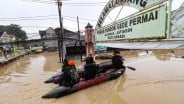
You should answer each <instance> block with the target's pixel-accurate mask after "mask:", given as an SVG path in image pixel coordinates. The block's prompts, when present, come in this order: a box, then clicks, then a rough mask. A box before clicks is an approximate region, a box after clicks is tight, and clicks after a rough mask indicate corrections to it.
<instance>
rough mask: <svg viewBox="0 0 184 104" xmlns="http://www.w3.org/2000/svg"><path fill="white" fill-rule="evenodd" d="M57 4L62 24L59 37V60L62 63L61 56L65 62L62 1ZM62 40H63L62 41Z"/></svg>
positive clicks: (58, 0)
mask: <svg viewBox="0 0 184 104" xmlns="http://www.w3.org/2000/svg"><path fill="white" fill-rule="evenodd" d="M57 4H58V14H59V24H60V32H59V33H60V35H59V37H58V39H59V41H58V50H59V60H60V63H61V58H62V62H63V52H62V54H61V50H62V51H63V31H62V28H63V26H62V20H61V8H62V1H60V0H57ZM60 40H61V41H60Z"/></svg>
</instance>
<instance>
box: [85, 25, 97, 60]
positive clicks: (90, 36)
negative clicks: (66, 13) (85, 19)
mask: <svg viewBox="0 0 184 104" xmlns="http://www.w3.org/2000/svg"><path fill="white" fill-rule="evenodd" d="M85 42H86V55H87V56H89V54H90V53H92V55H93V56H94V55H95V51H94V29H93V26H92V25H91V24H90V23H88V24H87V26H86V27H85Z"/></svg>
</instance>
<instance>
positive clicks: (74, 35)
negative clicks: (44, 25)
mask: <svg viewBox="0 0 184 104" xmlns="http://www.w3.org/2000/svg"><path fill="white" fill-rule="evenodd" d="M63 32H64V35H63V43H64V46H66V54H70V55H71V54H79V53H80V52H82V53H85V41H84V38H85V35H80V40H81V41H82V47H80V45H79V44H80V43H79V41H78V39H79V35H78V32H73V31H70V30H67V29H63ZM39 33H40V36H41V39H43V40H44V39H45V40H44V41H43V43H42V44H43V47H44V49H45V50H47V51H55V50H57V49H58V40H57V37H61V36H60V28H56V29H53V28H51V27H49V28H48V29H47V30H44V31H39ZM60 40H62V39H60ZM79 51H80V52H79Z"/></svg>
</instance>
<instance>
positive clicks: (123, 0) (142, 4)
mask: <svg viewBox="0 0 184 104" xmlns="http://www.w3.org/2000/svg"><path fill="white" fill-rule="evenodd" d="M164 1H167V0H109V2H108V3H107V4H106V5H105V7H104V9H103V10H102V12H101V14H100V17H99V19H98V21H97V26H96V28H99V27H101V26H102V24H103V22H104V19H105V18H106V16H107V15H108V14H109V12H110V11H111V10H112V9H114V8H116V7H118V6H130V7H133V8H136V9H138V10H142V9H145V8H148V7H150V6H153V5H156V4H159V3H161V2H164Z"/></svg>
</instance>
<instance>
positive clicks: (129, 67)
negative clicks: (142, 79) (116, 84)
mask: <svg viewBox="0 0 184 104" xmlns="http://www.w3.org/2000/svg"><path fill="white" fill-rule="evenodd" d="M126 67H127V68H128V69H131V70H133V71H135V70H136V69H135V68H133V67H131V66H126Z"/></svg>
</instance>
